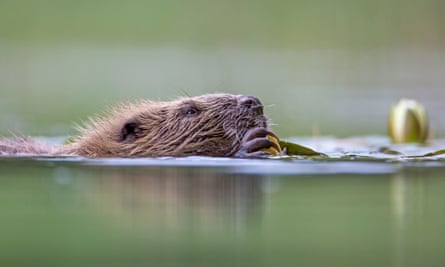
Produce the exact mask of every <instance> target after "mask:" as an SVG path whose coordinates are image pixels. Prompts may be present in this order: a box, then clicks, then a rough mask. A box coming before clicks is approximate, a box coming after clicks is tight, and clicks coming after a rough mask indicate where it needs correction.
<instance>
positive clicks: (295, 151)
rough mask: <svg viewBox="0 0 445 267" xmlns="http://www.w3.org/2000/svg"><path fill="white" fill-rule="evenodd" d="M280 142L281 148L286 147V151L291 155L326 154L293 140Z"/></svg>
mask: <svg viewBox="0 0 445 267" xmlns="http://www.w3.org/2000/svg"><path fill="white" fill-rule="evenodd" d="M279 143H280V147H281V150H284V149H286V153H287V155H289V156H326V155H325V154H323V153H320V152H317V151H315V150H313V149H310V148H308V147H305V146H302V145H298V144H295V143H292V142H287V141H282V140H280V141H279Z"/></svg>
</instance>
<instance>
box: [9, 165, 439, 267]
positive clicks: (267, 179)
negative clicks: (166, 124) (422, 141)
mask: <svg viewBox="0 0 445 267" xmlns="http://www.w3.org/2000/svg"><path fill="white" fill-rule="evenodd" d="M444 171H445V165H444V164H443V161H441V160H435V161H428V162H417V161H409V162H388V161H387V160H378V161H368V160H343V161H340V160H335V161H330V160H311V159H288V160H274V159H269V160H241V159H221V158H199V157H191V158H181V159H174V158H163V159H109V160H106V159H98V160H87V159H81V158H59V159H52V158H1V159H0V198H1V199H0V207H1V208H0V210H1V220H2V223H1V227H0V236H1V238H0V247H2V249H1V250H0V265H2V266H441V265H443V264H444V263H445V256H444V255H443V247H445V232H444V230H443V225H444V222H445V209H444V207H443V203H445V195H444V194H443V192H444V190H445V180H444V179H443V173H444Z"/></svg>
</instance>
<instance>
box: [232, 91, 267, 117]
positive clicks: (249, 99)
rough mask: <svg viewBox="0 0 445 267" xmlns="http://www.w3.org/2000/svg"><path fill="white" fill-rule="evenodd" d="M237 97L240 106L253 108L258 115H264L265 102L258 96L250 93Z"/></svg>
mask: <svg viewBox="0 0 445 267" xmlns="http://www.w3.org/2000/svg"><path fill="white" fill-rule="evenodd" d="M237 98H238V103H239V105H240V106H242V107H244V108H247V109H250V110H252V112H253V113H254V114H256V115H263V104H262V103H261V101H260V100H259V99H258V98H256V97H254V96H249V95H239V96H237Z"/></svg>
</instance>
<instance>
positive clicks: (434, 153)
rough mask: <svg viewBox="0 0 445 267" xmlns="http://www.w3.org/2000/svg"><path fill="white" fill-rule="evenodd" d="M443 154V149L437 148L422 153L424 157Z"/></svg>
mask: <svg viewBox="0 0 445 267" xmlns="http://www.w3.org/2000/svg"><path fill="white" fill-rule="evenodd" d="M443 154H445V149H441V150H437V151H434V152H430V153H426V154H425V155H423V156H424V157H433V156H439V155H443Z"/></svg>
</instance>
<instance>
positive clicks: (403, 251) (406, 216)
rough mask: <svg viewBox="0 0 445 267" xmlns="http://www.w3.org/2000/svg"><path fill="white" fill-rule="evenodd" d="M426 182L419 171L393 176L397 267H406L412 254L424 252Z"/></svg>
mask: <svg viewBox="0 0 445 267" xmlns="http://www.w3.org/2000/svg"><path fill="white" fill-rule="evenodd" d="M424 179H426V178H425V177H422V175H421V174H419V173H417V172H409V171H402V172H400V173H396V174H394V175H393V176H392V178H391V180H390V182H391V191H390V192H391V204H392V205H391V206H392V214H393V224H394V246H395V247H394V266H407V258H410V257H409V253H412V252H413V249H414V250H422V247H418V246H422V245H421V244H422V242H421V240H422V239H424V238H425V236H423V231H424V229H423V227H424V224H423V218H424V215H425V206H426V205H427V203H425V201H424Z"/></svg>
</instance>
